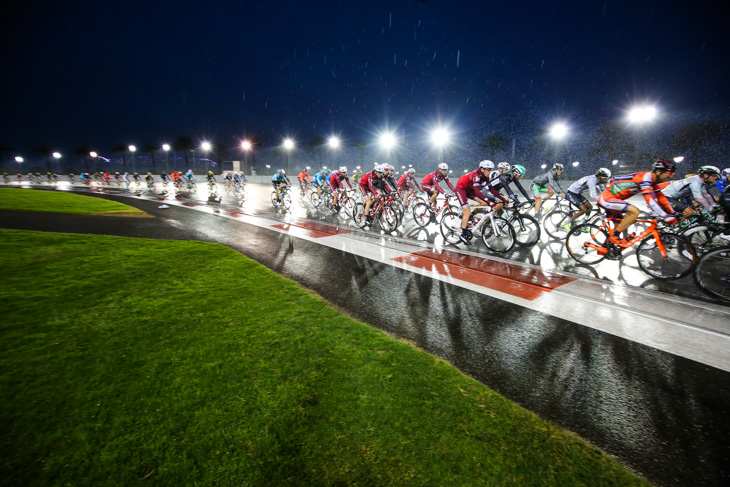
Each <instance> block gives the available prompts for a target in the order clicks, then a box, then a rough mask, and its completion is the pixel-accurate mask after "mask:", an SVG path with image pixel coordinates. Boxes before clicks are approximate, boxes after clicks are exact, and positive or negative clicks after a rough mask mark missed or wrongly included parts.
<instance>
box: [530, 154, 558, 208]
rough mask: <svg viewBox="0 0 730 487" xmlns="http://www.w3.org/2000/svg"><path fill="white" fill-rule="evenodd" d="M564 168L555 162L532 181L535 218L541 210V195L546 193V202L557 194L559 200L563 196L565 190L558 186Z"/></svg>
mask: <svg viewBox="0 0 730 487" xmlns="http://www.w3.org/2000/svg"><path fill="white" fill-rule="evenodd" d="M564 170H565V166H563V165H562V164H560V163H558V162H556V163H555V164H553V167H552V169H550V170H549V171H546V172H544V173H542V174H539V175H538V176H536V177H535V179H533V180H532V196H533V197H534V198H535V201H536V203H535V216H538V217H539V215H540V209H541V208H542V201H543V200H542V197H541V196H540V195H541V194H543V193H547V196H546V197H545V199H546V200H549V199H550V198H552V196H553V195H554V194H555V193H557V194H558V196H560V197H561V198H562V197H563V196H565V190H563V187H562V186H561V185H560V176H561V174H563V171H564Z"/></svg>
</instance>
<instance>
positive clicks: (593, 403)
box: [0, 194, 730, 486]
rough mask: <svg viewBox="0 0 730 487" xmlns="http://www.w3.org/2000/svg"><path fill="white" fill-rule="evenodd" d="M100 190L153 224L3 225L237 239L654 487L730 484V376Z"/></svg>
mask: <svg viewBox="0 0 730 487" xmlns="http://www.w3.org/2000/svg"><path fill="white" fill-rule="evenodd" d="M96 196H99V197H102V198H108V199H114V200H118V201H121V202H123V203H126V204H130V205H132V206H135V207H137V208H140V209H142V210H144V211H146V212H148V213H150V214H151V215H154V216H155V218H154V219H137V218H122V217H100V216H84V215H80V216H73V215H51V214H41V213H32V214H30V213H21V212H0V226H1V227H4V228H18V229H28V230H41V231H52V232H72V233H94V234H105V235H118V236H129V237H141V238H156V239H177V240H201V241H209V242H218V243H221V244H224V245H227V246H229V247H231V248H233V249H235V250H237V251H239V252H241V253H242V254H245V255H247V256H248V257H250V258H252V259H254V260H256V261H258V262H261V263H262V264H264V265H266V266H267V267H269V268H271V269H273V270H275V271H276V272H278V273H280V274H283V275H285V276H287V277H290V278H291V279H293V280H295V281H297V282H299V283H300V284H302V285H303V286H305V287H307V288H309V289H312V290H313V291H315V292H316V293H317V294H319V295H320V296H322V297H323V298H325V299H326V300H328V301H329V302H330V303H332V304H333V305H335V306H336V307H338V308H339V309H341V310H343V311H344V312H346V313H348V314H349V315H351V316H353V317H354V318H356V319H358V320H360V321H363V322H365V323H368V324H370V325H372V326H375V327H377V328H380V329H382V330H384V331H386V332H388V333H390V334H392V335H393V336H395V337H398V338H400V339H405V340H409V341H411V342H413V343H414V344H415V345H416V346H418V347H420V348H422V349H424V350H426V351H428V352H430V353H432V354H434V355H437V356H439V357H441V358H443V359H444V360H447V361H449V362H450V363H452V364H453V365H454V366H456V367H458V368H459V369H460V370H462V371H463V372H465V373H467V374H469V375H471V376H472V377H474V378H476V379H477V380H479V381H480V382H482V383H484V384H485V385H487V386H488V387H490V388H492V389H494V390H496V391H497V392H499V393H501V394H503V395H505V396H506V397H508V398H509V399H511V400H513V401H515V402H517V403H518V404H520V405H522V406H524V407H525V408H527V409H529V410H531V411H534V412H535V413H537V414H538V415H540V416H541V417H543V418H546V419H548V420H551V421H554V422H556V423H558V424H560V425H562V426H564V427H566V428H567V429H569V430H571V431H573V432H575V433H577V434H578V435H580V436H581V437H583V438H585V439H586V440H588V441H589V442H591V443H593V444H594V445H596V446H598V447H599V448H601V449H603V450H604V451H606V452H608V453H610V454H612V455H614V456H615V457H617V458H618V459H619V461H621V462H622V463H623V464H624V465H626V466H627V467H629V468H631V469H632V470H634V471H635V472H637V473H639V474H640V475H641V476H643V477H645V478H647V479H649V480H650V481H652V482H654V483H656V484H657V485H693V486H699V485H707V486H709V485H728V483H729V482H730V445H729V444H728V443H729V442H728V439H729V438H730V419H729V418H730V414H729V413H730V373H727V372H724V371H721V370H719V369H715V368H712V367H709V366H706V365H702V364H699V363H697V362H694V361H692V360H689V359H685V358H682V357H678V356H675V355H672V354H669V353H667V352H662V351H659V350H656V349H653V348H650V347H647V346H644V345H640V344H637V343H634V342H631V341H629V340H625V339H622V338H618V337H616V336H613V335H609V334H607V333H603V332H600V331H597V330H593V329H590V328H587V327H584V326H581V325H579V324H576V323H573V322H570V321H567V320H563V319H559V318H555V317H553V316H550V315H546V314H543V313H539V312H536V311H532V310H528V309H526V308H522V307H520V306H517V305H514V304H511V303H508V302H505V301H501V300H499V299H496V298H491V297H488V296H485V295H483V294H479V293H476V292H473V291H470V290H467V289H464V288H461V287H457V286H453V285H451V284H448V283H444V282H441V281H437V280H433V279H431V278H429V277H426V276H422V275H419V274H415V273H412V272H409V271H406V270H403V269H398V268H396V267H394V266H391V265H387V264H383V263H380V262H377V261H373V260H370V259H366V258H362V257H359V256H356V255H353V254H349V253H346V252H344V251H340V250H336V249H332V248H329V247H325V246H321V245H318V244H317V243H316V242H311V241H307V240H302V239H299V238H296V237H292V236H290V235H287V234H283V233H277V232H273V231H270V230H267V229H265V228H260V227H257V226H253V225H249V224H246V223H243V222H239V221H235V220H232V219H228V218H221V217H220V216H218V215H217V214H214V213H206V212H200V211H191V210H190V209H187V208H181V207H176V206H171V207H170V208H169V209H159V208H158V206H159V205H160V204H161V203H160V202H159V201H150V200H144V199H129V198H120V197H118V196H113V195H106V194H99V195H96ZM394 296H397V298H394Z"/></svg>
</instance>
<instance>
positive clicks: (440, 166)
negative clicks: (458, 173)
mask: <svg viewBox="0 0 730 487" xmlns="http://www.w3.org/2000/svg"><path fill="white" fill-rule="evenodd" d="M439 169H444V170H448V169H449V165H448V164H446V163H445V162H442V163H441V164H439Z"/></svg>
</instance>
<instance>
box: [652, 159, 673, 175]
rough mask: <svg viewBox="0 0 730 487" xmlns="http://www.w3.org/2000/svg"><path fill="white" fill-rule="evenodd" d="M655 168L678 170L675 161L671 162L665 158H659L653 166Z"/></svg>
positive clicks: (668, 170)
mask: <svg viewBox="0 0 730 487" xmlns="http://www.w3.org/2000/svg"><path fill="white" fill-rule="evenodd" d="M653 168H654V170H657V169H658V170H660V171H664V172H677V165H676V164H675V163H673V162H669V161H667V160H665V159H657V160H656V162H655V163H654V166H653Z"/></svg>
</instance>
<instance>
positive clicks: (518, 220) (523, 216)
mask: <svg viewBox="0 0 730 487" xmlns="http://www.w3.org/2000/svg"><path fill="white" fill-rule="evenodd" d="M533 206H534V203H532V202H528V201H526V202H524V203H516V202H515V203H513V204H512V205H511V206H509V207H507V208H505V209H504V212H505V216H504V218H505V219H506V220H507V221H508V222H509V224H510V225H512V228H513V229H514V231H515V243H516V244H517V246H518V247H532V246H533V245H535V244H536V243H537V242H539V241H540V235H541V234H542V230H541V229H540V222H538V221H537V219H535V217H533V216H531V215H528V214H527V211H529V210H530V209H532V207H533Z"/></svg>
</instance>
